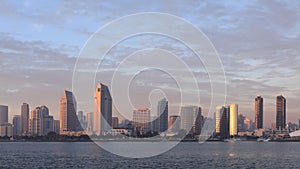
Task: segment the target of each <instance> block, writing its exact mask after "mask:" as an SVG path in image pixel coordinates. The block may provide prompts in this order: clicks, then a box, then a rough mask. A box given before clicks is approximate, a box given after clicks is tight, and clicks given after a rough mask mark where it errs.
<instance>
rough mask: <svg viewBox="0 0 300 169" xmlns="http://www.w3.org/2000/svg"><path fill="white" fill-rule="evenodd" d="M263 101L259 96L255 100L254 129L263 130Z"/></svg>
mask: <svg viewBox="0 0 300 169" xmlns="http://www.w3.org/2000/svg"><path fill="white" fill-rule="evenodd" d="M263 108H264V99H263V98H262V97H261V96H257V97H256V98H255V129H262V128H263V121H264V120H263V112H264V110H263Z"/></svg>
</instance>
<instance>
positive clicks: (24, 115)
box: [21, 103, 29, 134]
mask: <svg viewBox="0 0 300 169" xmlns="http://www.w3.org/2000/svg"><path fill="white" fill-rule="evenodd" d="M28 132H29V105H28V104H27V103H23V104H22V105H21V134H27V133H28Z"/></svg>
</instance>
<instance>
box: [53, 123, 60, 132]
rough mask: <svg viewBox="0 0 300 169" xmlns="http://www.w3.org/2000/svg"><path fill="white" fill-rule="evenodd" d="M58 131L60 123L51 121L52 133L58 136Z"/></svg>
mask: <svg viewBox="0 0 300 169" xmlns="http://www.w3.org/2000/svg"><path fill="white" fill-rule="evenodd" d="M59 130H60V121H59V120H53V131H54V132H55V133H56V134H59Z"/></svg>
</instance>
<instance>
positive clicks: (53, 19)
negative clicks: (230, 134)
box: [0, 1, 300, 127]
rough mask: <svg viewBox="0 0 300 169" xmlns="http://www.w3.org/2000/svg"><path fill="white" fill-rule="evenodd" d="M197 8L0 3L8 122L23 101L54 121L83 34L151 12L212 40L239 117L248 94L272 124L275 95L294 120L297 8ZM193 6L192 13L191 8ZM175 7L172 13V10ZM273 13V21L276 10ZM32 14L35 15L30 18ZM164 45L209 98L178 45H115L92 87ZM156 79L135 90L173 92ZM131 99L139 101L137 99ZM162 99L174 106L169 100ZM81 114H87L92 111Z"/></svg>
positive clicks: (2, 93) (158, 41)
mask: <svg viewBox="0 0 300 169" xmlns="http://www.w3.org/2000/svg"><path fill="white" fill-rule="evenodd" d="M200 4H201V3H197V2H176V3H172V4H168V5H166V4H165V5H161V4H160V5H159V4H158V3H157V2H151V3H149V5H147V6H144V5H143V3H136V4H135V5H138V6H139V7H140V8H133V7H132V5H128V4H126V3H124V4H123V3H122V5H120V6H118V5H113V3H111V2H110V3H109V2H99V3H97V5H98V6H99V7H101V9H102V10H97V9H95V8H94V7H95V6H97V5H96V4H86V5H84V6H82V4H81V3H77V2H52V3H51V2H47V3H43V4H41V3H33V2H4V3H3V5H2V6H1V10H0V11H1V12H0V19H1V20H2V21H3V22H2V23H3V26H2V27H1V28H0V29H1V30H0V32H1V33H0V37H1V44H0V47H1V48H0V50H1V54H0V56H1V57H0V64H1V66H0V67H1V71H0V81H1V88H0V103H1V104H3V105H9V107H10V108H9V121H11V120H12V117H13V115H17V114H19V113H20V107H19V106H20V104H22V103H23V102H27V103H29V104H30V105H42V104H47V106H48V107H49V108H50V111H51V114H52V115H53V116H54V118H55V119H58V118H59V106H58V104H59V103H58V101H57V100H58V99H59V98H60V95H61V89H67V90H72V73H73V68H74V65H75V62H76V56H78V53H79V51H80V49H81V47H82V46H84V44H85V42H86V41H87V39H88V38H89V37H90V35H91V34H92V33H94V32H95V31H96V30H98V29H99V28H100V27H101V26H103V25H105V24H106V23H108V22H110V21H112V20H114V19H117V18H119V17H121V16H125V15H129V14H134V13H137V12H145V11H152V12H163V13H170V14H173V15H176V16H179V17H182V18H183V19H186V20H187V21H189V22H191V23H192V24H194V25H195V26H196V27H198V28H200V29H201V30H202V31H203V32H204V33H205V34H206V35H207V37H208V38H209V39H210V40H211V41H212V43H213V44H214V45H215V47H216V49H217V51H218V53H219V54H220V59H221V61H222V63H223V65H224V70H225V74H226V79H227V85H228V92H227V94H228V95H227V102H228V103H233V102H235V103H237V104H239V105H240V106H239V111H240V112H241V113H243V114H245V115H247V117H249V118H251V119H253V120H254V107H253V96H255V95H258V94H259V95H262V96H264V105H265V109H264V122H263V124H264V127H268V126H270V125H271V123H273V122H275V121H276V115H274V113H276V108H275V107H276V101H275V99H274V96H275V95H276V94H278V93H282V94H283V95H284V96H285V97H286V98H288V100H289V101H288V102H287V104H288V105H287V110H286V111H287V121H292V122H296V119H298V118H299V112H300V108H299V106H298V102H299V100H300V94H299V93H300V87H299V83H300V81H299V79H300V78H299V76H300V73H299V72H300V69H299V65H298V64H297V63H299V60H300V57H299V53H300V51H299V48H298V45H296V44H299V43H300V38H299V31H298V30H300V29H299V28H300V27H299V24H298V23H299V22H300V21H299V18H300V17H299V12H298V11H299V10H298V4H297V2H282V1H280V2H277V1H276V2H241V3H239V4H236V3H233V2H222V1H220V2H205V3H203V4H202V5H200ZM121 6H122V8H121ZM124 6H125V7H124ZM195 6H199V8H194V7H195ZM261 6H265V8H261ZM124 8H125V9H126V10H124ZM178 8H180V10H176V9H178ZM36 9H37V10H36ZM150 9H151V10H150ZM191 9H193V10H191ZM279 9H280V11H281V13H280V15H279V14H278V12H277V11H278V10H279ZM32 11H36V13H35V14H34V15H33V14H32ZM53 11H54V12H53ZM72 11H78V12H72ZM82 23H84V24H82ZM124 29H125V27H124ZM178 30H180V29H178ZM262 37H264V38H262ZM228 41H230V43H228ZM144 42H145V43H144ZM146 42H147V43H146ZM165 46H168V49H170V51H174V50H175V49H180V50H182V52H175V53H176V54H178V55H180V56H181V57H182V58H183V60H184V61H186V62H187V64H188V65H189V67H190V68H191V69H192V70H193V72H194V73H195V74H196V75H197V78H198V79H199V81H200V82H201V83H199V86H200V87H201V88H202V87H203V88H204V90H203V91H201V92H202V93H201V94H203V96H202V98H203V100H204V101H205V100H210V99H209V96H208V94H206V92H205V89H208V88H209V85H208V82H207V81H201V80H203V79H202V78H201V77H202V75H203V77H204V79H206V77H207V74H206V73H205V71H203V69H202V68H203V67H202V66H201V64H194V63H195V62H194V61H195V60H194V59H191V56H192V54H191V52H186V49H185V48H184V47H182V46H180V45H179V44H177V43H174V41H171V42H170V41H168V40H166V39H164V38H161V37H153V36H143V37H141V38H140V39H139V38H131V39H128V40H126V41H124V42H122V43H120V46H118V47H116V48H113V49H112V51H111V52H110V53H108V55H109V57H107V58H106V61H105V62H104V65H105V67H104V70H105V71H104V72H99V75H97V81H103V82H104V83H105V84H109V82H110V81H109V78H110V77H111V75H112V72H113V71H112V69H114V68H116V66H117V64H116V63H119V62H120V61H121V60H122V58H123V56H124V55H126V54H130V53H132V52H134V51H136V50H139V49H143V48H146V47H158V48H159V47H161V48H163V47H165ZM87 62H88V61H87ZM91 62H93V63H94V61H91ZM88 64H89V63H88ZM159 79H160V76H156V75H153V73H152V74H151V73H150V74H149V75H147V76H145V78H142V79H138V80H139V81H137V84H138V85H137V86H138V87H140V86H142V87H145V88H147V87H149V86H148V85H147V84H151V83H148V82H149V81H153V83H152V84H153V85H154V86H155V87H158V88H160V89H164V88H166V86H167V87H171V88H172V87H173V86H171V85H168V83H167V82H165V81H159ZM157 81H159V83H158V82H157ZM138 82H139V83H138ZM202 82H203V83H202ZM139 85H140V86H139ZM109 87H110V86H109ZM207 91H209V90H207ZM137 92H139V93H142V94H141V95H142V96H143V95H144V94H145V93H147V92H148V90H146V89H141V91H140V90H139V91H137ZM40 93H44V94H43V95H41V94H40ZM133 95H135V96H139V95H138V93H133ZM175 97H176V96H175ZM175 97H170V98H175ZM134 98H136V99H137V100H136V101H133V102H135V103H136V105H139V106H141V107H147V106H148V105H149V103H148V100H147V98H141V97H140V98H137V97H134ZM168 100H169V101H170V103H171V102H172V103H174V101H173V100H171V99H169V98H168ZM45 101H47V103H44V102H45ZM208 105H209V101H207V102H204V103H203V106H202V107H203V112H204V113H205V112H208V107H209V106H208ZM169 106H170V108H169V109H170V110H169V112H170V114H175V113H174V112H175V110H176V109H174V108H173V107H174V105H172V104H170V105H169ZM32 108H33V107H31V109H32ZM86 111H93V108H91V110H86ZM128 113H131V112H128Z"/></svg>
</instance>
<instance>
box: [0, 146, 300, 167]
mask: <svg viewBox="0 0 300 169" xmlns="http://www.w3.org/2000/svg"><path fill="white" fill-rule="evenodd" d="M0 168H300V143H272V142H269V143H264V142H235V143H223V142H214V143H212V142H210V143H204V144H198V143H180V144H179V145H178V146H177V147H175V148H174V149H172V150H171V151H169V152H166V153H164V154H162V155H159V156H156V157H151V158H145V159H130V158H123V157H119V156H116V155H113V154H110V153H108V152H106V151H104V150H102V149H100V148H98V146H96V145H95V144H94V143H30V142H26V143H12V142H11V143H0Z"/></svg>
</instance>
